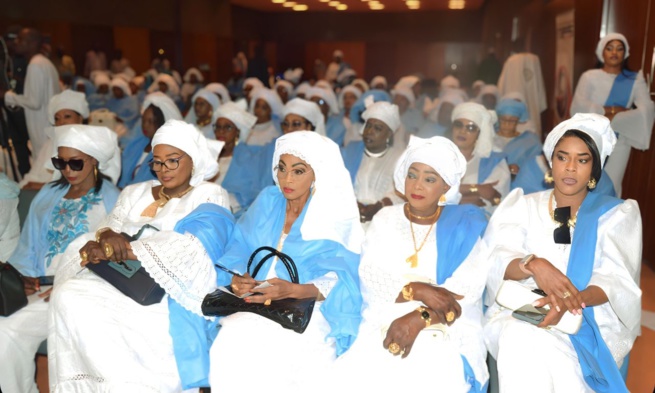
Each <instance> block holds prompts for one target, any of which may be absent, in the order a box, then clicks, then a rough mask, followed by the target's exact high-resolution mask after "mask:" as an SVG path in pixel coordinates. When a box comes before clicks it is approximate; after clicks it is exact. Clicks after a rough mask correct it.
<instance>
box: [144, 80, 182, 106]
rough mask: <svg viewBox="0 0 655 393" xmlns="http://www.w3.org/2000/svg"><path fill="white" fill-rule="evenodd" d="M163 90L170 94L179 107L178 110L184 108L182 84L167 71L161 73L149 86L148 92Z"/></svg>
mask: <svg viewBox="0 0 655 393" xmlns="http://www.w3.org/2000/svg"><path fill="white" fill-rule="evenodd" d="M155 92H161V93H163V94H165V95H167V96H168V98H170V99H171V100H172V101H173V102H174V103H175V106H176V107H177V110H178V111H181V110H183V109H184V102H183V101H182V97H181V96H180V85H179V84H178V83H177V81H176V80H175V78H174V77H173V76H171V75H169V74H167V73H164V72H162V73H160V74H159V75H157V77H156V78H155V80H154V81H153V82H152V84H151V85H150V87H149V88H148V94H152V93H155Z"/></svg>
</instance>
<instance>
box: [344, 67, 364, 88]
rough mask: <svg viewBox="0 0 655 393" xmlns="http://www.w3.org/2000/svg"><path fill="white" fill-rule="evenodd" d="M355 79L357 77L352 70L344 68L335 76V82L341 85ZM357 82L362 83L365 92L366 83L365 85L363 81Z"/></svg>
mask: <svg viewBox="0 0 655 393" xmlns="http://www.w3.org/2000/svg"><path fill="white" fill-rule="evenodd" d="M355 77H357V73H356V72H355V70H353V69H352V68H346V69H344V70H343V71H341V72H340V73H339V75H337V82H339V83H340V84H343V83H346V82H347V81H348V79H349V78H355ZM355 80H357V79H355ZM359 81H361V82H364V86H363V87H364V88H365V90H368V83H366V82H365V81H364V80H363V79H359ZM353 82H354V81H353Z"/></svg>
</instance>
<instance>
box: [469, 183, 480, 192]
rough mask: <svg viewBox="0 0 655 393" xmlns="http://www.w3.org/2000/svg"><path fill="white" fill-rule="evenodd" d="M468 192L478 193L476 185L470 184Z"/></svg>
mask: <svg viewBox="0 0 655 393" xmlns="http://www.w3.org/2000/svg"><path fill="white" fill-rule="evenodd" d="M469 191H470V192H471V194H475V193H476V192H478V185H477V184H472V185H471V186H470V187H469Z"/></svg>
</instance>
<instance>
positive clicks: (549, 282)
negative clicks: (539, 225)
mask: <svg viewBox="0 0 655 393" xmlns="http://www.w3.org/2000/svg"><path fill="white" fill-rule="evenodd" d="M526 269H527V270H528V271H530V272H532V274H533V277H534V281H535V282H536V283H537V286H539V288H540V289H541V290H542V291H544V292H546V293H547V294H548V299H549V303H550V304H551V307H553V308H555V309H556V310H557V311H558V312H560V311H562V310H563V311H566V310H568V311H571V313H573V314H582V309H583V308H585V307H586V306H585V304H584V303H583V302H582V298H581V296H580V293H579V291H578V289H577V288H576V287H575V285H573V283H572V282H571V280H569V278H568V277H566V275H565V274H564V273H562V272H561V271H559V269H557V268H556V267H555V266H553V265H552V264H551V263H550V262H548V261H547V260H546V259H544V258H535V259H534V260H532V261H531V262H530V264H529V265H528V266H526ZM562 306H563V307H562ZM558 321H559V319H558Z"/></svg>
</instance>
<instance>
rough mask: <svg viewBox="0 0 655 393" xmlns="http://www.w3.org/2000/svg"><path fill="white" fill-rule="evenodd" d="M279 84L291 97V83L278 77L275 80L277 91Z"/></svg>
mask: <svg viewBox="0 0 655 393" xmlns="http://www.w3.org/2000/svg"><path fill="white" fill-rule="evenodd" d="M279 86H282V87H283V88H284V90H286V91H287V94H288V95H289V98H291V97H293V84H292V83H291V82H289V81H286V80H284V79H280V80H278V81H277V82H275V86H274V87H275V92H276V93H277V88H278V87H279Z"/></svg>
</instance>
